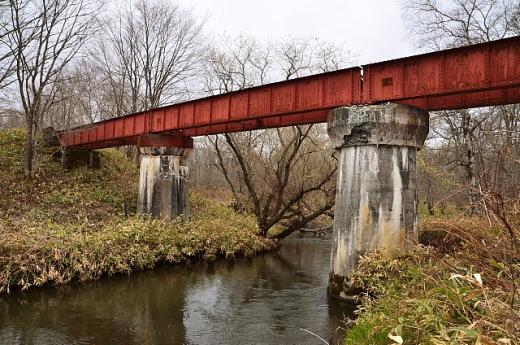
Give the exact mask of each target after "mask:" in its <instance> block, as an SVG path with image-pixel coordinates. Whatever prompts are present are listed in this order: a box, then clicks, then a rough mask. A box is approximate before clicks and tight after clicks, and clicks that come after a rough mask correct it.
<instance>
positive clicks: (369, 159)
mask: <svg viewBox="0 0 520 345" xmlns="http://www.w3.org/2000/svg"><path fill="white" fill-rule="evenodd" d="M428 118H429V116H428V113H427V112H424V111H421V110H419V109H416V108H413V107H410V106H406V105H399V104H385V105H371V106H355V107H344V108H338V109H335V110H333V111H332V112H331V113H330V114H329V121H328V132H329V136H330V138H331V140H332V142H333V143H334V145H335V146H336V148H337V150H338V153H339V166H338V178H337V190H336V206H335V213H334V232H333V246H332V253H331V270H330V280H329V293H330V294H331V295H332V296H335V297H339V298H341V299H345V300H352V297H354V296H355V295H356V294H357V293H358V292H357V291H354V290H353V289H352V286H351V284H350V281H349V273H350V272H351V271H352V270H353V269H354V268H355V266H356V264H357V262H358V260H359V257H360V256H361V255H363V254H366V253H367V252H370V251H372V250H374V249H378V250H379V251H381V252H382V253H383V254H385V255H388V256H393V255H396V254H400V253H402V252H403V251H405V250H407V249H409V248H410V247H411V246H413V244H415V243H416V242H417V238H418V229H417V220H418V197H417V187H416V152H417V150H418V149H420V148H421V147H422V145H423V143H424V140H425V139H426V135H427V134H428Z"/></svg>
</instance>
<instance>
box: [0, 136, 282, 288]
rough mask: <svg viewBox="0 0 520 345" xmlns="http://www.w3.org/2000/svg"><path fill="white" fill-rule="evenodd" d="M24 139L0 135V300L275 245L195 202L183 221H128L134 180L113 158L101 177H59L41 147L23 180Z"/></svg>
mask: <svg viewBox="0 0 520 345" xmlns="http://www.w3.org/2000/svg"><path fill="white" fill-rule="evenodd" d="M23 141H24V134H23V131H22V130H10V131H5V132H2V133H0V190H2V191H3V193H1V194H0V293H2V292H9V291H10V290H11V289H13V288H20V289H27V288H29V287H31V286H42V285H45V284H57V285H59V284H65V283H69V282H72V281H86V280H95V279H99V278H101V277H104V276H111V275H114V274H121V273H124V274H129V273H131V272H133V271H136V270H144V269H150V268H153V267H155V266H157V265H158V264H161V263H181V262H185V261H189V260H200V259H202V260H214V259H215V258H217V257H226V258H230V257H235V256H251V255H254V254H258V253H261V252H264V251H268V250H273V249H275V248H276V247H277V243H276V242H275V241H271V240H267V239H265V238H262V237H260V236H258V235H257V226H256V223H255V221H254V219H253V218H252V217H251V216H249V215H244V214H240V213H237V212H235V211H233V210H232V209H230V208H228V207H227V206H225V205H223V204H220V203H218V202H215V201H213V200H211V201H210V200H208V199H206V198H204V197H203V196H201V195H198V194H193V195H191V201H190V203H191V209H192V217H191V218H190V219H188V220H181V219H179V220H176V221H173V222H165V221H161V220H153V219H150V218H148V217H145V216H139V215H136V214H135V208H136V207H135V198H136V195H137V180H138V176H139V175H138V174H139V173H138V170H137V167H136V166H135V164H133V163H132V162H131V161H129V160H127V159H126V158H125V157H124V155H123V154H122V153H121V152H120V151H117V150H113V149H108V150H102V151H101V168H100V169H87V168H86V167H78V168H76V169H72V170H65V169H63V168H62V167H61V164H60V163H59V161H57V160H56V159H55V158H53V154H54V152H53V151H52V149H49V148H41V149H40V164H39V167H38V172H37V175H36V177H35V178H34V179H32V180H27V179H24V178H23V152H24V150H23ZM122 204H124V205H126V207H125V208H126V209H127V212H124V211H123V210H122V207H121V205H122ZM125 213H126V214H125Z"/></svg>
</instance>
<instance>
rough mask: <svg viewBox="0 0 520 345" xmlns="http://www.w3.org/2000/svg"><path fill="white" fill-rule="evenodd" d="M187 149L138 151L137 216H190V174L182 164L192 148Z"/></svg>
mask: <svg viewBox="0 0 520 345" xmlns="http://www.w3.org/2000/svg"><path fill="white" fill-rule="evenodd" d="M190 140H191V139H190ZM192 145H193V142H192V141H191V147H193V146H192ZM187 146H188V147H166V146H160V147H140V153H141V164H140V174H139V195H138V198H137V211H138V212H139V213H146V214H150V215H152V216H153V217H156V218H162V219H175V218H177V217H179V216H182V217H187V216H189V198H188V179H189V171H188V167H187V166H185V161H186V159H187V158H188V156H189V154H190V152H191V150H192V148H191V147H189V146H190V145H187Z"/></svg>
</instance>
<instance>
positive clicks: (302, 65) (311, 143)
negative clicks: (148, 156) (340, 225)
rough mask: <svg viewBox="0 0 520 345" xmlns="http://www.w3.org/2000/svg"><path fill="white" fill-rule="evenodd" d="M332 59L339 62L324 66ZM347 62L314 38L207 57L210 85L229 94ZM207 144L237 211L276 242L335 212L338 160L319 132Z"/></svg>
mask: <svg viewBox="0 0 520 345" xmlns="http://www.w3.org/2000/svg"><path fill="white" fill-rule="evenodd" d="M332 55H334V56H335V57H337V60H336V61H328V60H327V57H330V56H332ZM344 56H346V54H343V49H342V48H341V47H334V46H332V45H329V44H321V43H320V42H319V41H316V40H313V39H299V40H296V41H294V42H291V41H285V42H282V43H279V44H271V45H267V46H263V45H261V44H259V43H258V42H257V41H254V40H251V39H248V38H244V37H240V38H239V39H237V40H235V41H234V42H231V43H230V41H229V40H226V41H225V43H224V44H223V47H222V48H219V47H215V48H213V49H212V50H210V51H209V53H208V58H207V65H206V71H207V73H206V87H207V91H208V92H210V93H219V92H229V91H234V90H240V89H243V88H246V87H251V86H254V85H259V84H262V83H265V82H266V81H272V80H276V79H290V78H293V77H299V76H304V75H308V74H311V73H313V72H318V71H327V70H328V69H329V68H332V69H335V68H339V67H343V66H344V65H345V61H344V59H343V57H344ZM323 60H327V61H328V64H324V63H322V62H323ZM210 142H211V144H212V145H213V147H214V150H215V152H216V154H217V158H218V160H217V167H218V168H219V169H220V171H221V173H222V175H223V176H224V178H225V180H226V181H227V182H228V185H229V187H230V189H231V191H232V193H233V195H234V198H235V202H236V205H237V207H238V208H240V209H247V210H249V211H251V212H252V213H254V214H255V216H256V220H257V223H258V226H259V228H260V231H261V233H262V235H264V236H266V235H267V232H268V231H269V229H271V228H273V227H277V228H278V231H277V233H276V235H275V237H279V238H281V237H285V236H287V235H288V234H290V233H291V232H293V231H294V230H297V229H298V228H301V227H304V226H306V225H307V224H309V223H311V222H315V221H316V220H317V219H319V218H320V217H321V216H322V215H326V214H330V210H331V208H332V207H333V205H334V188H335V183H334V178H333V176H334V173H335V170H336V161H335V159H333V157H332V155H331V153H332V149H331V148H330V147H329V146H328V145H327V142H328V137H327V135H326V134H325V132H324V128H323V127H322V126H319V125H315V126H297V127H289V128H279V129H273V130H259V131H252V132H245V133H235V134H224V135H221V136H214V137H211V138H210Z"/></svg>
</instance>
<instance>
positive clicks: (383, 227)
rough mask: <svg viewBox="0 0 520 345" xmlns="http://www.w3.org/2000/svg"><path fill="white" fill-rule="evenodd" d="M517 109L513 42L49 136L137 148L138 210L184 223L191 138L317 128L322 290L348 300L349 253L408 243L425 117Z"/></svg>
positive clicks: (519, 92)
mask: <svg viewBox="0 0 520 345" xmlns="http://www.w3.org/2000/svg"><path fill="white" fill-rule="evenodd" d="M509 103H520V37H512V38H508V39H503V40H499V41H494V42H489V43H482V44H477V45H472V46H467V47H462V48H455V49H449V50H443V51H438V52H433V53H428V54H423V55H417V56H411V57H406V58H402V59H397V60H391V61H385V62H380V63H373V64H368V65H363V66H361V67H355V68H349V69H344V70H339V71H335V72H330V73H323V74H318V75H312V76H309V77H305V78H299V79H293V80H288V81H283V82H279V83H273V84H268V85H263V86H259V87H254V88H251V89H246V90H240V91H236V92H230V93H227V94H222V95H216V96H211V97H206V98H202V99H197V100H192V101H188V102H184V103H180V104H174V105H170V106H166V107H162V108H157V109H151V110H148V111H144V112H140V113H136V114H130V115H127V116H123V117H119V118H114V119H110V120H106V121H102V122H98V123H93V124H90V125H87V126H83V127H80V128H75V129H71V130H68V131H64V132H61V133H59V138H60V141H61V143H62V146H63V147H64V148H65V150H64V152H66V151H67V149H68V148H79V149H89V150H92V149H99V148H106V147H114V146H120V145H137V146H139V147H140V150H141V154H142V158H141V172H140V186H139V196H138V209H139V211H141V212H144V213H149V214H152V215H153V216H156V217H162V218H167V219H171V218H175V217H177V216H179V215H183V216H186V215H187V214H188V212H189V210H188V205H189V203H188V201H187V197H188V193H187V180H188V170H187V167H185V166H184V161H185V159H186V157H187V156H188V154H189V152H190V150H191V149H192V148H193V139H192V137H195V136H201V135H210V134H219V133H227V132H237V131H246V130H254V129H263V128H272V127H282V126H292V125H303V124H311V123H320V122H328V133H329V136H330V138H331V141H332V143H333V145H334V146H335V148H336V150H337V151H338V157H339V162H338V178H337V188H336V204H335V211H334V234H333V247H332V255H331V257H332V262H331V269H330V279H329V292H330V293H331V294H332V295H333V296H336V297H340V298H344V299H348V298H349V297H350V293H351V291H349V287H350V281H349V273H350V272H351V271H352V269H354V267H355V265H356V263H357V261H358V259H359V256H360V255H363V254H365V253H366V252H368V251H370V250H373V249H378V250H380V251H381V252H383V253H385V254H387V255H395V254H398V253H400V252H402V251H404V250H407V249H409V248H411V247H412V246H413V244H414V243H417V239H418V196H417V183H416V153H417V151H418V150H419V149H421V147H422V146H423V144H424V140H425V139H426V136H427V134H428V128H429V114H428V111H433V110H448V109H461V108H472V107H480V106H494V105H502V104H509Z"/></svg>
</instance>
